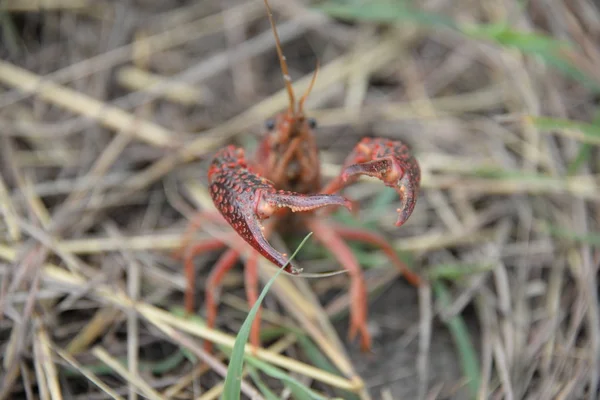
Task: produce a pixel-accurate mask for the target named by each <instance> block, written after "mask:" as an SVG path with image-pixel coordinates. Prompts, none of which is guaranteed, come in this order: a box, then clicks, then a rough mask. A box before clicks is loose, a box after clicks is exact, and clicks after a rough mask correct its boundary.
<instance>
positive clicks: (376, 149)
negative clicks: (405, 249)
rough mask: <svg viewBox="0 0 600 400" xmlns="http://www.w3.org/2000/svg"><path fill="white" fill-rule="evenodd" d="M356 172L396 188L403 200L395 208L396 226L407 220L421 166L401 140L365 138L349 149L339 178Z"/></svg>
mask: <svg viewBox="0 0 600 400" xmlns="http://www.w3.org/2000/svg"><path fill="white" fill-rule="evenodd" d="M357 175H369V176H373V177H376V178H378V179H380V180H381V181H383V182H384V183H385V185H386V186H389V187H392V188H394V189H396V192H398V194H399V195H400V200H401V201H402V203H401V206H400V207H399V208H398V209H397V211H398V221H397V222H396V226H400V225H402V224H404V222H406V220H407V219H408V217H410V215H411V214H412V212H413V209H414V208H415V204H416V202H417V196H418V194H419V185H420V183H421V170H420V168H419V164H418V162H417V160H416V159H415V158H414V157H413V156H412V155H411V153H410V151H409V150H408V148H407V147H406V145H404V144H403V143H401V142H398V141H391V140H386V139H371V138H364V139H363V140H361V141H360V143H358V144H357V145H356V147H355V148H354V150H353V151H352V153H350V155H349V156H348V158H346V162H345V163H344V168H343V169H342V175H341V178H342V180H343V181H344V182H347V181H348V180H350V179H352V178H353V177H356V176H357Z"/></svg>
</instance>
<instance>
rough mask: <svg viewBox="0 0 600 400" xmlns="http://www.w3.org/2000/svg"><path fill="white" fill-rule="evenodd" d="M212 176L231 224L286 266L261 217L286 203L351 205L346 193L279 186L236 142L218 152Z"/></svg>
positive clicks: (302, 207) (295, 206)
mask: <svg viewBox="0 0 600 400" xmlns="http://www.w3.org/2000/svg"><path fill="white" fill-rule="evenodd" d="M208 180H209V183H210V195H211V197H212V199H213V202H214V204H215V206H216V207H217V209H218V210H219V212H220V213H221V214H222V215H223V217H225V219H226V220H227V222H228V223H229V225H231V226H232V227H233V229H235V230H236V231H237V232H238V233H239V234H240V236H241V237H242V238H243V239H244V240H245V241H246V242H247V243H248V244H250V245H251V246H252V247H253V248H254V249H256V250H257V251H258V252H259V253H260V254H262V255H263V256H264V257H265V258H267V259H268V260H269V261H271V262H273V263H274V264H275V265H277V266H279V267H283V266H284V265H285V264H286V263H287V260H286V258H285V256H284V255H283V254H281V253H280V252H278V251H277V250H275V249H274V248H273V247H272V246H271V245H270V244H269V242H267V240H266V239H265V236H264V234H263V232H262V230H263V227H262V225H261V224H260V221H261V220H263V219H266V218H269V217H270V216H271V215H273V214H274V213H276V212H277V211H279V210H280V209H281V208H284V207H285V208H289V209H290V210H292V212H297V211H310V210H314V209H316V208H320V207H324V206H329V205H337V206H344V207H346V208H348V209H350V208H351V203H350V201H349V200H347V199H345V198H344V197H342V196H338V195H328V194H317V195H304V194H300V193H295V192H290V191H285V190H277V189H275V187H274V186H273V183H272V182H271V181H269V180H268V179H266V178H264V177H262V176H260V175H258V174H256V173H254V172H252V171H251V169H250V168H249V166H248V164H247V163H246V160H245V158H244V150H243V149H240V148H236V147H235V146H227V147H225V148H223V149H221V150H220V151H218V152H217V154H216V155H215V158H214V159H213V162H212V164H211V166H210V168H209V171H208ZM285 270H286V271H287V272H289V273H293V274H297V273H299V272H300V270H299V269H297V268H295V267H293V266H290V265H288V266H286V268H285Z"/></svg>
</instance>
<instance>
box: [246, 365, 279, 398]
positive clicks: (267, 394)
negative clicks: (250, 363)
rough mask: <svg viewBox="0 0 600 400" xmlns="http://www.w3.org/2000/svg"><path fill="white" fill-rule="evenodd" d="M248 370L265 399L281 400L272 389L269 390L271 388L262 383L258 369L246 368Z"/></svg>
mask: <svg viewBox="0 0 600 400" xmlns="http://www.w3.org/2000/svg"><path fill="white" fill-rule="evenodd" d="M246 368H247V369H248V373H249V374H250V377H251V378H252V381H253V382H254V384H255V385H256V387H257V388H258V390H260V392H261V393H262V395H263V396H265V399H267V400H279V397H277V395H276V394H275V393H273V391H272V390H271V389H269V387H268V386H267V385H266V384H265V383H264V382H263V381H262V379H260V376H258V373H257V372H256V369H254V368H253V367H246Z"/></svg>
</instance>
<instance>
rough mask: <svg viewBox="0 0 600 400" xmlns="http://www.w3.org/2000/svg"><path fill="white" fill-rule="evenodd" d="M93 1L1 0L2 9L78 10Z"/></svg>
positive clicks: (25, 10)
mask: <svg viewBox="0 0 600 400" xmlns="http://www.w3.org/2000/svg"><path fill="white" fill-rule="evenodd" d="M92 1H93V0H2V1H0V11H9V12H31V11H52V10H68V11H77V10H78V9H83V8H87V7H89V6H90V5H91V3H92Z"/></svg>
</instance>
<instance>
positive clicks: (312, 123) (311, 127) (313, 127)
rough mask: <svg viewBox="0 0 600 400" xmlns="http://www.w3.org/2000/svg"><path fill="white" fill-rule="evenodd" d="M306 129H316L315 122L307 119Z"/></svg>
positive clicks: (312, 119)
mask: <svg viewBox="0 0 600 400" xmlns="http://www.w3.org/2000/svg"><path fill="white" fill-rule="evenodd" d="M308 127H309V128H310V129H315V128H316V127H317V120H316V119H314V118H309V119H308Z"/></svg>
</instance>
